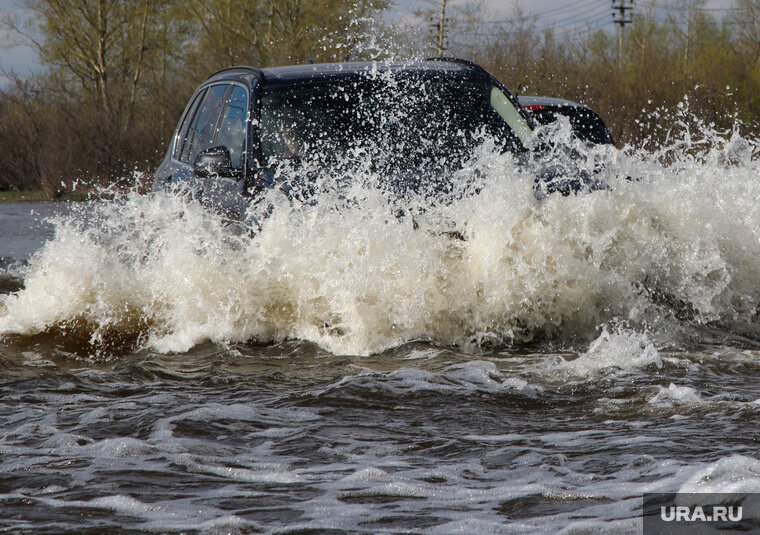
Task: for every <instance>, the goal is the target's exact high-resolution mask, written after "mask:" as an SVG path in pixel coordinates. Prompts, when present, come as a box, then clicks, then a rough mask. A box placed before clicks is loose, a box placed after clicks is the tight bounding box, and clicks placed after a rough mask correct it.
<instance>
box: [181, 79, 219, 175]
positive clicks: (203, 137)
mask: <svg viewBox="0 0 760 535" xmlns="http://www.w3.org/2000/svg"><path fill="white" fill-rule="evenodd" d="M229 90H230V84H218V85H213V86H211V87H210V88H209V90H208V91H207V92H206V98H205V99H204V100H203V105H202V106H201V107H200V108H199V112H197V113H196V114H195V117H194V118H193V123H192V125H191V126H190V129H189V130H188V133H187V140H186V141H185V146H184V147H183V148H182V154H181V156H180V161H182V162H186V163H189V162H191V161H192V160H193V158H195V156H196V155H197V154H198V153H199V152H201V151H203V150H206V149H208V148H211V146H212V145H213V141H214V138H215V137H216V132H217V124H218V122H219V114H220V113H221V111H222V107H223V106H224V103H225V101H226V96H227V92H228V91H229Z"/></svg>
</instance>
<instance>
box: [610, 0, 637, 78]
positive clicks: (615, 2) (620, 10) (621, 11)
mask: <svg viewBox="0 0 760 535" xmlns="http://www.w3.org/2000/svg"><path fill="white" fill-rule="evenodd" d="M612 11H613V13H612V22H614V23H615V24H617V25H618V67H619V68H620V67H622V66H623V28H624V27H625V25H626V24H631V23H632V22H633V20H632V15H633V0H612ZM615 11H617V13H614V12H615ZM626 11H630V13H628V15H626Z"/></svg>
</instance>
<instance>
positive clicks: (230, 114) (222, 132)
mask: <svg viewBox="0 0 760 535" xmlns="http://www.w3.org/2000/svg"><path fill="white" fill-rule="evenodd" d="M247 116H248V94H247V92H246V90H245V89H243V88H242V87H240V86H239V85H236V86H233V88H232V94H231V95H230V99H229V101H228V102H227V107H225V108H224V112H223V113H222V120H221V122H220V124H219V135H218V136H217V140H216V143H215V144H216V145H223V146H225V147H227V148H228V149H229V151H230V157H231V159H232V167H233V168H234V169H241V167H242V165H243V164H244V163H245V160H244V159H243V153H244V152H245V139H246V138H245V133H246V128H245V126H246V118H247Z"/></svg>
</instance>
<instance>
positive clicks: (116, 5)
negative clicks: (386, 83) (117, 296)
mask: <svg viewBox="0 0 760 535" xmlns="http://www.w3.org/2000/svg"><path fill="white" fill-rule="evenodd" d="M24 4H25V5H26V7H27V8H28V9H27V11H26V13H28V14H29V15H30V16H29V18H28V19H19V18H14V17H13V16H11V15H6V17H5V18H4V19H3V21H2V24H3V25H4V26H5V27H6V28H7V29H11V30H13V31H14V32H15V34H16V35H17V36H19V39H26V42H27V43H31V44H32V45H33V46H34V47H35V48H36V50H37V52H38V53H39V56H40V58H41V60H42V63H43V65H45V66H46V69H45V70H44V71H42V72H40V73H38V74H32V75H23V76H21V75H18V74H16V73H5V74H6V76H9V77H10V78H11V79H12V83H11V84H9V85H7V86H6V87H4V88H2V89H1V90H0V190H3V189H40V188H41V189H45V190H46V191H48V192H50V193H54V192H56V191H59V190H61V189H67V188H70V187H71V183H72V181H74V180H79V181H82V182H84V183H86V184H87V183H101V184H103V183H113V182H114V181H118V180H124V181H125V182H129V177H131V176H132V174H133V172H134V171H142V172H150V171H151V170H152V169H154V168H155V166H156V165H157V163H158V162H159V161H160V160H161V158H162V157H163V153H164V151H165V149H166V142H167V141H168V139H169V137H170V136H171V132H172V131H173V129H174V127H175V125H176V121H177V119H178V117H179V115H180V113H181V112H182V109H183V108H184V106H185V103H186V101H187V99H188V97H189V96H190V94H191V93H192V91H193V90H194V88H195V87H196V86H197V84H198V83H199V82H200V81H201V80H203V79H205V78H206V77H207V76H208V75H209V74H211V73H212V72H215V71H217V70H219V69H220V68H223V67H227V66H231V65H238V64H248V65H256V66H272V65H284V64H291V63H302V62H304V61H306V60H307V59H311V60H313V61H315V62H319V61H348V60H364V59H386V58H388V57H390V56H393V55H396V56H401V57H409V56H420V55H423V56H424V55H428V56H429V55H432V54H433V53H434V52H435V51H436V50H435V44H436V40H437V30H435V31H431V30H430V24H431V21H433V22H436V21H437V20H439V19H438V18H439V10H440V5H441V3H440V1H438V0H423V1H422V2H421V8H420V9H419V10H418V12H417V13H416V15H417V17H416V20H414V21H412V20H409V19H407V20H405V21H402V22H394V18H393V16H392V12H391V10H392V8H393V4H392V2H391V1H390V0H25V2H24ZM519 6H520V4H519V3H517V4H516V8H515V10H514V12H513V14H512V15H511V16H510V17H509V18H508V19H507V20H504V21H494V20H492V16H490V15H489V14H488V13H487V12H486V6H485V5H484V4H483V2H477V1H474V2H466V1H464V0H459V1H458V2H457V1H455V0H449V2H448V8H447V9H448V12H447V20H448V21H449V22H448V26H447V27H446V32H445V35H446V38H447V39H446V43H445V44H446V45H447V52H446V53H447V54H453V55H457V56H461V57H466V58H469V59H473V60H475V61H477V62H479V63H481V64H482V65H483V66H484V67H486V68H487V69H488V70H490V71H491V72H493V73H494V74H495V75H496V76H498V77H499V78H500V79H502V80H503V81H504V83H505V84H506V85H507V86H508V87H509V88H510V89H512V90H513V91H516V90H517V89H518V87H520V88H521V89H520V91H521V93H523V94H527V93H530V94H537V95H545V96H556V97H564V98H570V99H573V100H578V101H581V102H583V103H586V104H588V105H590V106H592V107H594V108H596V109H597V111H599V112H600V113H601V114H602V115H603V116H604V117H605V119H606V120H607V122H608V124H609V126H610V127H611V129H612V131H613V133H614V135H615V137H616V138H617V139H618V140H619V141H620V142H623V143H632V144H636V145H640V146H649V147H655V146H656V145H657V144H658V143H661V142H662V141H663V140H665V139H666V138H667V136H668V135H669V134H672V130H673V128H674V127H675V126H674V123H673V121H672V120H670V119H664V118H662V117H663V116H662V114H660V115H659V117H660V118H659V119H658V116H657V115H651V116H650V115H649V114H648V112H649V111H653V110H656V109H658V108H660V109H662V108H666V109H676V106H678V105H679V103H682V102H684V98H685V97H687V98H688V106H689V110H690V112H692V113H694V115H695V116H697V117H699V118H701V119H702V120H704V121H705V123H706V124H714V128H715V129H718V130H721V129H724V130H730V129H731V128H732V127H733V125H734V124H736V122H737V119H738V120H739V121H741V122H742V124H743V125H744V129H745V130H746V132H745V133H749V134H750V135H752V134H756V133H757V132H758V131H760V0H734V2H733V4H732V6H731V7H730V8H729V9H722V10H710V9H706V8H705V2H704V1H703V0H669V1H666V0H661V1H649V2H645V1H641V2H636V11H635V12H634V17H633V24H632V25H629V26H627V27H626V28H625V29H624V30H623V32H622V36H618V35H617V34H615V33H612V32H609V31H607V32H605V31H603V30H601V29H599V28H595V27H594V26H593V25H590V26H587V27H585V28H579V27H577V26H573V25H565V26H561V25H557V26H559V27H557V26H555V27H546V24H545V23H542V21H541V19H540V18H539V17H531V16H527V15H525V14H523V13H522V12H521V10H520V7H519ZM619 37H620V39H619ZM681 109H683V104H682V108H681ZM62 184H63V185H62Z"/></svg>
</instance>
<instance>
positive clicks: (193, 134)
mask: <svg viewBox="0 0 760 535" xmlns="http://www.w3.org/2000/svg"><path fill="white" fill-rule="evenodd" d="M231 90H232V84H231V83H229V82H225V83H216V84H212V85H209V86H206V87H203V88H201V89H200V90H199V91H198V92H197V93H196V94H195V96H194V97H193V98H192V100H191V103H190V105H189V106H188V108H187V110H186V112H185V114H184V116H183V119H182V120H181V122H180V126H179V127H178V128H177V133H176V135H175V138H174V144H173V146H172V147H171V148H170V154H169V155H168V156H169V157H168V158H167V160H165V162H164V164H162V165H161V167H160V168H159V169H158V170H157V171H156V177H157V178H158V179H159V181H162V180H163V181H165V183H166V184H168V185H170V186H172V187H177V186H180V185H182V186H185V187H188V188H189V189H190V191H191V192H192V193H193V196H194V197H196V198H199V199H202V198H203V186H204V184H203V180H202V179H199V178H198V177H196V176H195V173H194V171H193V161H194V159H195V157H196V156H197V155H198V153H200V152H202V151H204V150H206V149H208V148H210V147H211V146H213V145H212V144H213V142H214V140H215V138H216V134H217V128H218V124H219V119H220V116H221V112H222V110H223V109H224V106H225V104H226V102H227V97H228V95H229V93H230V91H231Z"/></svg>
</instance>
